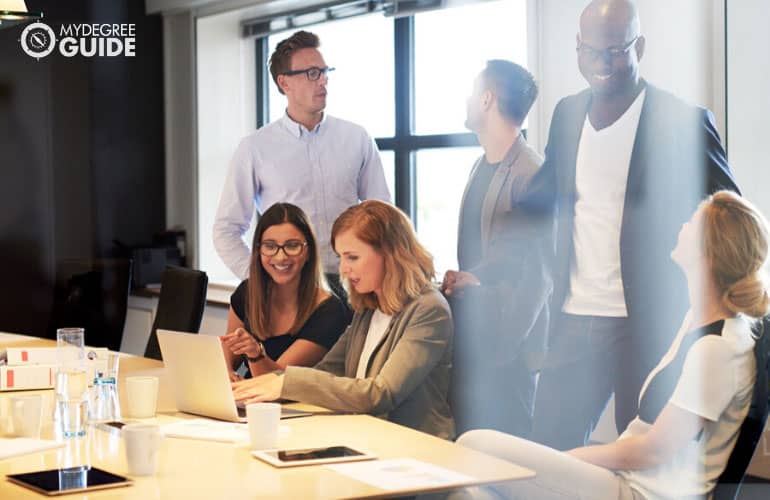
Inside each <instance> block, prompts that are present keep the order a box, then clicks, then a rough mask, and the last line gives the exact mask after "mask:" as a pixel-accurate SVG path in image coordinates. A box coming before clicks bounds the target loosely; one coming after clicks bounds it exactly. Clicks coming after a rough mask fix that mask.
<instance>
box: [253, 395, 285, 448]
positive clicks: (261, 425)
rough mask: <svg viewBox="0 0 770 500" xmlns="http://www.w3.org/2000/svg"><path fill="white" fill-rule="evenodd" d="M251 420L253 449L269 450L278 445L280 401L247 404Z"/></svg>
mask: <svg viewBox="0 0 770 500" xmlns="http://www.w3.org/2000/svg"><path fill="white" fill-rule="evenodd" d="M246 420H247V421H248V422H249V438H250V439H251V449H252V450H269V449H272V448H276V447H277V446H278V425H279V423H280V421H281V405H280V404H278V403H253V404H250V405H248V406H246Z"/></svg>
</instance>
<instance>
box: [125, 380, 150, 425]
mask: <svg viewBox="0 0 770 500" xmlns="http://www.w3.org/2000/svg"><path fill="white" fill-rule="evenodd" d="M125 387H126V402H127V403H128V404H127V405H126V410H127V413H128V416H129V417H133V418H152V417H154V416H155V410H156V406H157V403H158V377H126V386H125Z"/></svg>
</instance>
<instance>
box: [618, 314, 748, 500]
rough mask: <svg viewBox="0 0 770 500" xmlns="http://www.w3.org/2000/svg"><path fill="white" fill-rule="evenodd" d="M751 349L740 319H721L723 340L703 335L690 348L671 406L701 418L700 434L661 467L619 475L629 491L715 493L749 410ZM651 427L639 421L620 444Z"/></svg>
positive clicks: (687, 326) (686, 328)
mask: <svg viewBox="0 0 770 500" xmlns="http://www.w3.org/2000/svg"><path fill="white" fill-rule="evenodd" d="M691 323H692V314H691V313H689V312H688V313H687V316H686V317H685V320H684V323H683V324H682V327H681V328H680V330H679V333H677V336H676V338H675V339H674V342H673V343H672V344H671V347H670V348H669V350H668V352H667V353H666V355H665V356H663V359H662V360H661V362H660V363H659V364H658V366H657V367H655V369H654V370H652V372H650V374H649V375H648V376H647V380H646V381H645V383H644V385H643V386H642V392H641V393H642V394H644V391H645V390H646V389H647V386H648V384H649V383H650V381H651V380H652V378H653V377H654V376H655V375H656V374H657V373H658V372H660V371H661V370H662V369H663V368H664V367H665V366H666V365H668V364H669V363H670V362H671V361H672V360H673V359H674V357H675V356H676V353H677V351H678V349H679V345H680V344H681V342H682V338H683V337H684V336H685V335H686V334H687V333H688V332H690V331H692V330H693V328H692V327H691ZM753 349H754V339H753V338H752V337H751V325H750V324H749V322H748V320H747V319H745V318H744V317H742V316H738V317H736V318H732V319H728V320H725V323H724V327H723V329H722V335H721V336H716V335H707V336H705V337H703V338H701V339H699V340H697V341H696V342H695V343H694V344H693V345H692V347H691V348H690V351H689V352H688V354H687V356H686V358H685V361H684V366H683V368H682V374H681V376H680V377H679V382H677V385H676V388H675V389H674V393H673V395H672V396H671V399H670V400H669V403H670V404H673V405H676V406H678V407H679V408H682V409H684V410H687V411H689V412H691V413H693V414H695V415H698V416H701V417H703V418H704V419H705V424H704V427H703V432H702V433H701V436H700V438H699V439H698V440H695V439H693V440H692V441H690V442H689V443H688V444H687V446H685V447H684V448H683V449H681V450H680V451H679V452H678V453H677V454H676V455H675V456H674V458H672V459H671V460H670V461H668V462H666V463H664V464H661V465H659V466H657V467H654V468H651V469H644V470H635V471H619V472H618V473H619V474H620V475H621V476H624V477H625V478H626V480H627V481H628V482H629V484H630V485H631V487H632V488H634V489H635V490H637V491H639V492H640V493H642V494H643V495H644V496H645V497H646V498H650V499H655V498H661V499H662V498H680V497H689V496H698V495H706V494H707V493H708V492H710V491H711V490H712V489H713V488H714V486H715V485H716V481H717V480H718V479H719V476H720V474H721V473H722V471H723V470H724V468H725V465H727V460H728V458H729V457H730V453H731V452H732V450H733V448H734V447H735V442H736V440H737V439H738V431H739V430H740V426H741V424H742V423H743V419H744V418H745V417H746V414H747V413H748V411H749V406H750V405H751V398H752V391H753V388H754V380H755V377H756V367H755V364H756V363H755V361H754V351H753ZM640 400H641V396H640ZM650 428H651V425H650V424H647V423H646V422H643V421H642V420H640V419H639V417H637V418H635V419H634V420H633V421H632V422H631V423H630V424H628V427H627V428H626V430H625V432H623V434H622V435H621V436H620V437H619V438H618V439H625V438H627V437H631V436H638V435H641V434H644V433H646V432H648V431H649V430H650Z"/></svg>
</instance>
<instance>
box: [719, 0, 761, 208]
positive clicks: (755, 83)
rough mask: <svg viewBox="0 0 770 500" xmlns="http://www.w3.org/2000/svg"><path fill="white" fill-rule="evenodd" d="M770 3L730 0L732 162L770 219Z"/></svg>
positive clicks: (745, 188)
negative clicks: (768, 21)
mask: <svg viewBox="0 0 770 500" xmlns="http://www.w3.org/2000/svg"><path fill="white" fill-rule="evenodd" d="M768 19H770V2H768V1H767V0H728V3H727V20H728V26H727V36H728V49H727V64H728V81H727V89H728V105H729V108H730V109H729V112H728V122H727V125H728V129H727V130H728V137H727V139H728V156H729V159H730V166H731V167H732V169H733V172H734V173H735V176H736V178H737V181H738V184H739V185H740V187H741V190H742V191H743V194H744V195H745V196H746V197H747V198H748V199H749V200H751V201H753V202H754V203H755V204H756V205H757V206H758V207H759V209H760V210H762V212H763V213H764V214H765V216H766V217H770V196H768V193H770V141H769V140H768V137H770V52H768V47H770V30H768V27H767V20H768Z"/></svg>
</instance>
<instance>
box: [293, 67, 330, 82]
mask: <svg viewBox="0 0 770 500" xmlns="http://www.w3.org/2000/svg"><path fill="white" fill-rule="evenodd" d="M334 69H335V68H330V67H329V66H324V67H323V68H319V67H318V66H313V67H311V68H305V69H295V70H292V71H286V72H285V73H283V74H284V75H286V76H294V75H301V74H302V73H305V76H307V79H308V80H310V81H311V82H314V81H316V80H318V79H319V78H321V75H323V76H326V75H328V74H329V71H334Z"/></svg>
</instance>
